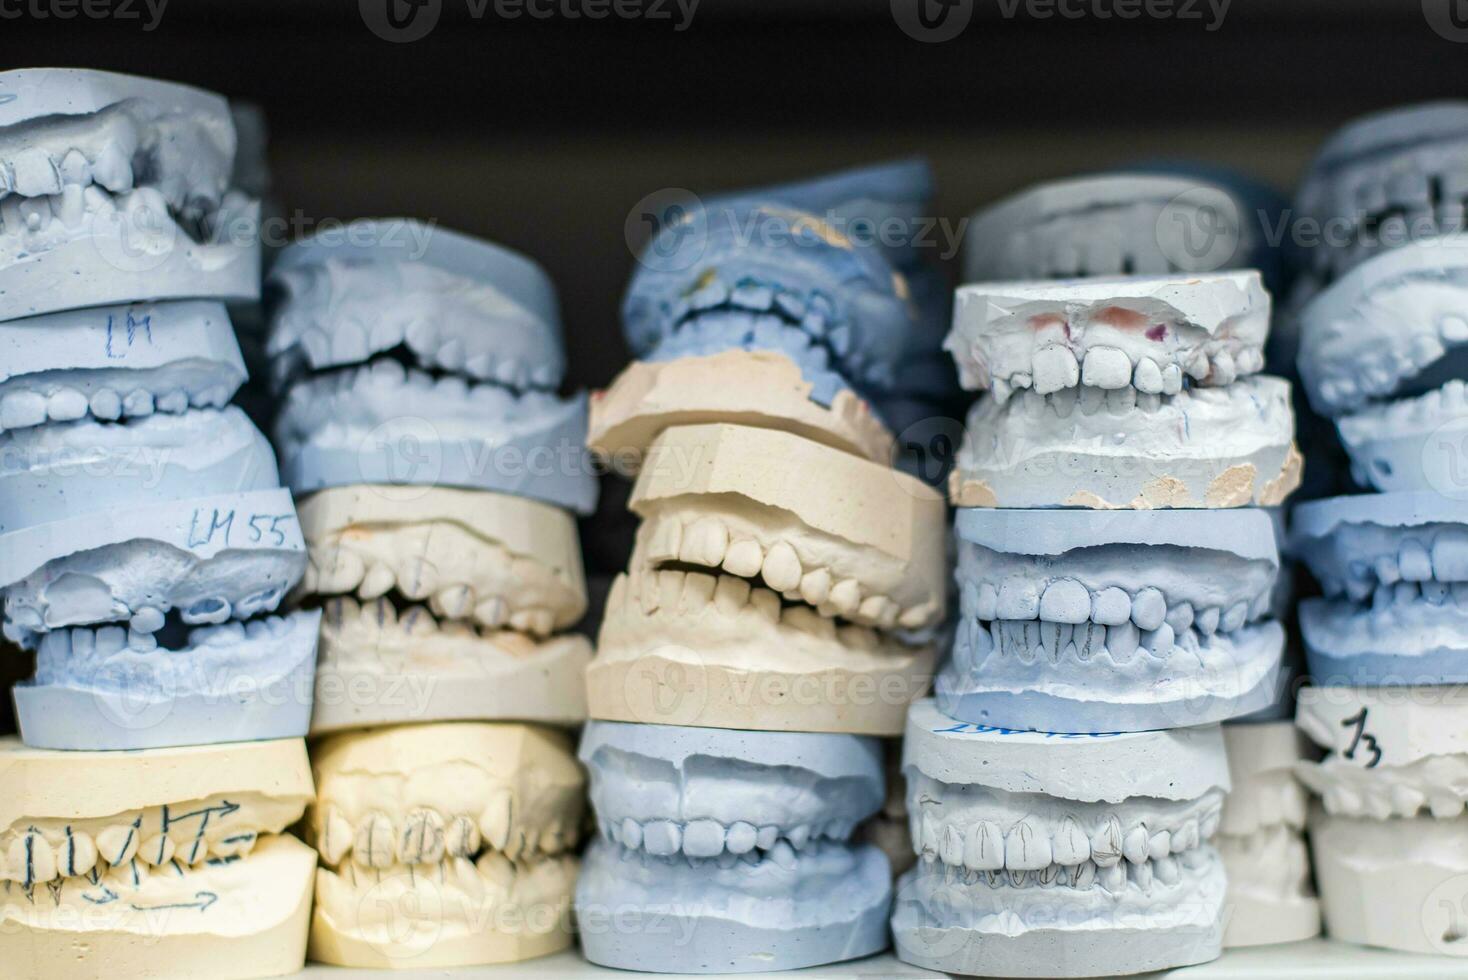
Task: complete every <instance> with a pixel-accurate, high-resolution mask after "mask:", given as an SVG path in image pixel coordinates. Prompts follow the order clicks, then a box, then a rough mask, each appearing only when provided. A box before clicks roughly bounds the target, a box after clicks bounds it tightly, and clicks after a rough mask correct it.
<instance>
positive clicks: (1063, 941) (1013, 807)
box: [892, 700, 1229, 977]
mask: <svg viewBox="0 0 1468 980" xmlns="http://www.w3.org/2000/svg"><path fill="white" fill-rule="evenodd" d="M903 771H904V772H905V773H906V775H907V801H908V803H907V806H908V815H909V820H910V821H911V830H912V843H913V848H914V850H916V851H917V852H918V855H919V861H918V864H917V866H916V867H915V868H914V869H913V870H911V871H909V872H908V873H907V874H906V875H905V876H904V877H903V878H902V880H901V881H900V882H899V883H898V886H897V899H896V902H895V905H894V912H893V916H892V932H893V936H894V937H895V939H896V943H897V955H898V957H899V958H900V959H902V960H904V961H906V962H908V963H913V964H915V965H917V966H922V967H926V968H928V969H934V970H944V971H947V972H952V973H966V974H978V975H983V976H1003V977H1092V976H1112V975H1116V974H1131V973H1141V972H1145V971H1148V970H1158V969H1165V968H1168V967H1175V966H1184V965H1189V964H1193V963H1202V962H1205V961H1207V960H1211V959H1214V958H1215V957H1217V956H1218V954H1219V948H1220V942H1221V939H1222V935H1223V929H1224V911H1225V910H1224V895H1225V881H1224V870H1223V864H1222V862H1221V861H1220V860H1219V857H1218V854H1217V853H1216V852H1215V851H1214V849H1213V847H1212V845H1211V844H1210V843H1209V839H1210V838H1211V837H1212V836H1213V834H1214V831H1215V830H1216V829H1217V827H1218V824H1219V819H1220V811H1221V809H1222V806H1223V798H1224V794H1225V793H1226V792H1227V791H1228V787H1229V776H1228V764H1227V761H1226V759H1225V753H1224V745H1223V737H1222V735H1221V734H1220V732H1219V729H1218V728H1217V727H1216V726H1213V727H1203V728H1181V729H1177V730H1174V731H1160V732H1141V733H1132V734H1125V735H1049V734H1044V733H1039V732H1015V731H1008V730H1004V729H995V728H990V727H987V726H981V725H970V724H964V723H962V722H955V721H954V720H953V719H951V718H948V717H946V716H945V715H943V714H940V713H939V711H938V709H937V707H936V705H934V704H933V702H932V701H928V700H925V701H920V702H918V703H917V704H915V705H913V708H912V712H911V714H910V716H909V718H908V725H907V741H906V744H905V746H904V751H903Z"/></svg>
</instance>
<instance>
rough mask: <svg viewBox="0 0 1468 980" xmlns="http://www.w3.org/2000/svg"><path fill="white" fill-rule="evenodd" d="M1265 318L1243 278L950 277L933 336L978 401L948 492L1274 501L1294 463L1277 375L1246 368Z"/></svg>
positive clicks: (1001, 500)
mask: <svg viewBox="0 0 1468 980" xmlns="http://www.w3.org/2000/svg"><path fill="white" fill-rule="evenodd" d="M1268 326H1269V299H1268V296H1267V295H1266V294H1265V292H1264V290H1263V287H1262V286H1261V285H1260V282H1259V275H1258V273H1256V272H1237V273H1223V274H1218V275H1206V276H1197V277H1194V278H1191V279H1180V278H1150V279H1149V278H1136V277H1134V278H1122V279H1092V280H1073V281H1063V282H1044V281H1037V282H1022V283H993V284H980V285H973V286H964V287H961V288H960V289H959V290H958V302H957V306H956V308H955V311H954V320H953V331H952V332H951V333H950V334H949V336H948V339H947V341H946V342H945V346H946V347H947V348H948V349H949V350H951V351H952V352H953V354H954V357H955V359H956V360H957V362H958V365H959V374H960V378H961V380H962V382H963V384H964V386H965V387H969V388H981V389H989V390H990V392H991V394H992V397H991V398H988V399H983V400H981V401H979V402H978V403H977V404H976V405H975V406H974V408H973V409H972V410H971V412H970V414H969V418H968V426H967V431H968V435H967V437H966V439H965V442H964V445H963V447H962V449H961V450H960V453H959V458H958V468H957V469H956V470H955V471H954V473H953V475H952V477H951V479H950V496H951V498H952V500H953V501H954V503H955V504H957V505H958V506H961V507H1055V506H1065V507H1090V508H1135V509H1150V508H1160V507H1239V506H1247V505H1250V504H1260V505H1272V504H1278V503H1280V502H1281V501H1283V500H1284V498H1285V497H1286V496H1288V495H1289V493H1290V492H1291V491H1292V490H1294V489H1295V487H1297V486H1298V485H1299V482H1300V471H1301V458H1300V454H1299V452H1298V451H1297V450H1296V449H1295V445H1294V414H1293V412H1292V410H1291V408H1290V399H1289V384H1288V383H1287V382H1285V381H1282V380H1280V379H1278V378H1270V377H1250V376H1249V375H1252V374H1253V373H1254V372H1257V371H1258V370H1259V369H1260V368H1261V367H1262V366H1263V364H1264V356H1263V344H1264V339H1265V336H1266V335H1267V333H1268ZM1185 379H1187V380H1186V381H1185Z"/></svg>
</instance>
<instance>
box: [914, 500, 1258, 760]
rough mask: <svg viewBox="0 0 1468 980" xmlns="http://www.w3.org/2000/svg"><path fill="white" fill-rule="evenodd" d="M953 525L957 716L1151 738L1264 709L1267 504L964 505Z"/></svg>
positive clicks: (951, 709) (951, 699)
mask: <svg viewBox="0 0 1468 980" xmlns="http://www.w3.org/2000/svg"><path fill="white" fill-rule="evenodd" d="M955 530H956V533H957V535H958V569H957V573H956V578H957V580H958V583H959V595H960V604H959V612H960V615H959V623H958V630H957V634H956V636H955V639H954V645H953V656H952V658H951V659H950V660H949V662H948V664H947V665H946V666H945V667H944V669H943V670H942V672H940V674H939V675H938V680H937V685H936V687H937V697H938V702H939V704H940V705H941V706H942V708H943V710H944V711H945V712H946V713H948V714H950V715H952V716H953V717H954V718H957V719H960V720H962V721H967V722H973V723H978V724H987V725H998V726H1003V727H1008V728H1018V729H1032V730H1036V731H1049V732H1095V733H1100V732H1116V731H1146V730H1149V729H1164V728H1174V727H1178V726H1180V725H1201V724H1209V723H1212V722H1217V721H1223V720H1226V719H1229V718H1233V717H1238V716H1240V715H1244V714H1248V713H1249V712H1252V711H1256V710H1259V709H1261V708H1263V707H1266V706H1268V705H1270V704H1272V703H1273V702H1274V699H1275V697H1276V696H1277V694H1278V683H1279V672H1280V657H1281V653H1282V650H1283V648H1284V631H1283V630H1282V629H1281V627H1280V626H1279V624H1278V623H1275V622H1271V621H1268V617H1269V615H1270V611H1271V608H1270V606H1271V599H1272V589H1273V585H1274V580H1275V577H1276V575H1277V573H1278V569H1279V558H1278V551H1277V548H1276V545H1275V538H1274V531H1273V528H1272V526H1271V524H1270V519H1269V517H1268V515H1267V514H1265V513H1263V512H1262V511H1258V510H1253V509H1237V510H1223V511H1201V512H1185V511H1172V510H1165V511H1147V512H1142V513H1123V514H1111V513H1107V512H1101V511H1085V510H1062V511H1023V510H991V509H968V510H963V511H960V512H959V514H958V517H957V520H956V524H955ZM1140 583H1146V584H1145V585H1142V584H1140Z"/></svg>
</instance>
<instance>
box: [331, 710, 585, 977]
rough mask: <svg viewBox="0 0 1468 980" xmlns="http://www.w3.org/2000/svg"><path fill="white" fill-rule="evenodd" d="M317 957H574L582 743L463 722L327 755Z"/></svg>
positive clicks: (446, 961)
mask: <svg viewBox="0 0 1468 980" xmlns="http://www.w3.org/2000/svg"><path fill="white" fill-rule="evenodd" d="M311 765H312V769H313V770H314V772H315V775H316V785H317V798H316V802H315V804H314V805H313V806H312V808H311V812H310V813H309V815H308V819H307V832H308V837H309V839H310V840H311V841H313V842H314V843H315V845H316V848H317V850H318V851H320V853H321V860H322V863H323V865H324V866H323V867H322V868H321V869H320V870H319V871H318V872H317V875H316V884H317V902H316V910H315V914H314V916H313V919H312V924H311V945H310V953H311V958H312V959H314V960H319V961H321V962H325V963H333V964H337V965H340V966H359V967H379V968H382V967H391V968H398V969H426V968H430V967H446V966H466V965H471V964H480V963H504V962H511V961H516V960H525V959H530V958H532V957H536V956H544V955H546V954H548V953H553V952H556V951H557V950H561V949H565V948H566V947H568V946H570V944H571V940H572V928H571V922H570V915H571V911H570V910H571V901H572V891H573V889H574V886H575V880H576V870H577V860H576V858H575V856H574V853H575V849H576V844H577V841H578V839H579V836H580V831H581V825H582V810H583V806H584V799H585V798H584V787H585V776H584V775H583V774H582V771H581V769H580V767H579V766H578V765H577V764H576V759H575V756H574V755H573V754H572V747H571V742H570V740H569V738H568V737H567V736H566V735H565V734H563V733H560V732H555V731H551V730H548V729H543V728H538V727H535V726H530V725H518V724H490V723H481V722H455V723H443V724H431V725H409V726H402V727H397V728H385V729H379V730H375V731H368V732H347V733H341V734H337V735H332V736H330V737H328V738H326V739H324V740H323V741H322V742H320V743H319V744H318V745H316V746H315V747H314V750H313V752H312V760H311Z"/></svg>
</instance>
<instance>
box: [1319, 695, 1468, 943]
mask: <svg viewBox="0 0 1468 980" xmlns="http://www.w3.org/2000/svg"><path fill="white" fill-rule="evenodd" d="M1465 722H1468V699H1465V698H1464V696H1463V692H1462V690H1461V689H1459V688H1458V687H1456V686H1447V687H1413V688H1395V689H1393V688H1372V687H1355V688H1339V687H1338V688H1326V687H1314V688H1306V689H1305V690H1303V691H1301V692H1300V711H1299V714H1298V716H1297V717H1296V723H1297V724H1298V725H1299V727H1300V728H1301V729H1303V730H1304V732H1305V733H1306V734H1307V735H1309V736H1310V738H1311V739H1312V740H1313V741H1315V742H1316V744H1318V745H1320V746H1321V747H1322V748H1324V749H1325V750H1326V756H1325V758H1324V759H1322V760H1321V761H1319V762H1301V763H1299V764H1298V765H1297V766H1296V773H1297V774H1298V775H1299V777H1300V780H1301V781H1302V782H1304V783H1305V785H1306V786H1308V787H1310V789H1311V790H1313V791H1314V792H1315V793H1316V794H1318V795H1319V796H1320V797H1321V805H1318V806H1314V807H1312V808H1311V812H1310V817H1309V829H1310V849H1311V852H1312V856H1313V858H1314V865H1315V874H1316V880H1317V882H1318V883H1319V886H1320V904H1321V910H1322V912H1323V914H1324V917H1325V926H1326V931H1327V933H1328V934H1329V935H1330V936H1331V937H1332V938H1335V939H1340V940H1344V941H1346V942H1354V943H1363V944H1366V945H1370V946H1385V947H1389V948H1392V949H1401V950H1407V951H1409V952H1414V953H1436V954H1441V955H1448V956H1458V957H1463V956H1468V940H1465V938H1464V934H1463V927H1462V910H1463V908H1464V904H1463V903H1464V901H1465V900H1468V817H1465V816H1464V815H1463V803H1464V799H1465V796H1468V778H1465V773H1468V743H1465V737H1464V733H1465V732H1468V724H1465Z"/></svg>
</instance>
